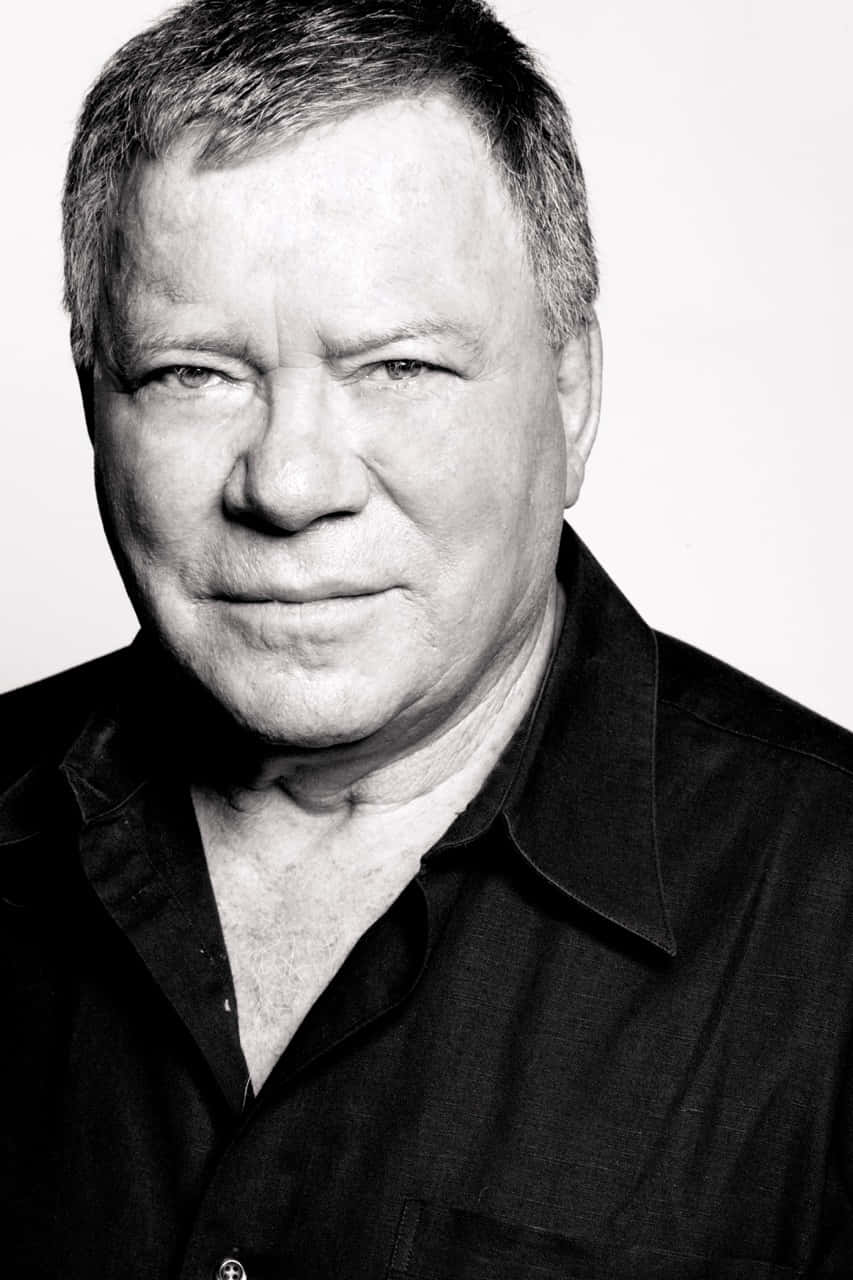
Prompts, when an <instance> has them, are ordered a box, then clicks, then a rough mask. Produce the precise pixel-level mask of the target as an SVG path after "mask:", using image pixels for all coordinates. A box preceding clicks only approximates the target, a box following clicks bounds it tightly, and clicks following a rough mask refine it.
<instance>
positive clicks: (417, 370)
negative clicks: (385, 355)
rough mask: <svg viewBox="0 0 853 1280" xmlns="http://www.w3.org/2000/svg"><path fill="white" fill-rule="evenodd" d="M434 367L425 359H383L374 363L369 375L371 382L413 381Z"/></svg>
mask: <svg viewBox="0 0 853 1280" xmlns="http://www.w3.org/2000/svg"><path fill="white" fill-rule="evenodd" d="M434 368H435V366H434V365H431V364H427V363H426V362H425V361H423V360H383V361H382V362H381V363H380V364H375V365H373V366H372V368H371V369H370V370H369V372H368V374H367V376H368V378H369V379H370V380H371V382H385V381H386V380H387V381H388V382H411V381H413V379H415V378H417V377H420V375H421V374H422V373H427V372H429V370H431V369H434Z"/></svg>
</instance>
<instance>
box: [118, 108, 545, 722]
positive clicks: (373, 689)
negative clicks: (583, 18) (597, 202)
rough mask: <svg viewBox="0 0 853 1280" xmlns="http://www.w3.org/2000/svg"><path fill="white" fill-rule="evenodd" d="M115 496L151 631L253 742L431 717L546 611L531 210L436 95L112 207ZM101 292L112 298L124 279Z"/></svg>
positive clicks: (178, 177)
mask: <svg viewBox="0 0 853 1280" xmlns="http://www.w3.org/2000/svg"><path fill="white" fill-rule="evenodd" d="M118 279H120V284H119V285H118V289H119V296H118V298H117V299H115V300H114V303H113V307H112V317H111V318H112V321H113V326H114V332H115V337H116V353H115V360H114V361H113V360H112V359H111V360H110V361H106V360H102V361H101V362H99V364H98V366H97V368H96V375H95V410H94V443H95V458H96V470H97V475H98V485H99V493H100V499H101V504H102V508H103V513H104V517H105V521H106V524H107V528H108V531H109V533H110V537H111V541H112V544H113V547H114V549H115V551H116V555H117V558H118V560H119V564H120V567H121V569H122V573H123V575H124V578H125V582H126V585H127V587H128V590H129V592H130V594H131V597H132V599H133V601H134V604H135V606H136V608H137V611H138V612H139V614H140V617H141V619H142V620H143V622H144V623H146V624H147V625H150V626H152V627H153V628H154V630H155V631H156V633H157V634H158V635H159V637H160V638H161V640H162V641H163V642H164V644H165V646H166V647H167V649H168V650H169V651H170V652H171V653H173V654H174V655H175V656H176V657H177V658H178V660H179V662H180V663H181V665H182V666H183V667H184V668H186V669H188V670H190V671H191V672H193V673H194V675H195V676H196V677H197V678H198V679H199V680H200V681H201V682H202V684H203V685H204V686H206V687H207V688H208V689H209V690H210V691H211V692H212V693H213V694H214V696H215V697H216V699H217V700H218V701H219V702H220V703H221V704H222V705H223V706H224V707H225V708H226V710H227V711H228V712H229V713H230V714H231V715H232V716H233V717H234V718H235V719H236V720H237V721H238V722H239V723H240V724H241V725H243V726H244V727H247V728H248V729H249V730H250V731H251V732H253V733H254V734H257V735H260V736H261V737H262V738H263V739H264V740H266V741H268V742H271V743H289V744H293V745H299V746H327V745H331V744H336V743H351V742H355V741H357V740H360V739H363V738H365V737H366V736H368V735H372V734H377V733H379V734H388V733H390V734H391V735H392V736H394V735H397V736H399V735H404V736H405V735H409V736H411V735H412V734H417V733H418V732H425V731H428V730H429V729H430V728H431V727H433V726H435V725H436V724H437V723H440V722H441V720H442V719H443V718H446V717H448V716H449V715H451V714H454V713H455V712H456V711H458V710H459V709H464V708H465V706H466V704H467V703H469V702H471V701H472V700H478V699H479V698H481V697H482V696H483V693H484V691H485V689H486V688H487V687H488V685H489V683H490V682H491V681H492V680H494V678H495V676H496V675H497V674H498V673H499V672H501V671H503V670H505V669H507V668H508V667H509V666H510V664H511V663H512V662H513V660H514V659H515V657H516V656H517V654H518V651H519V647H520V646H521V645H522V644H523V642H524V640H525V638H527V637H529V636H530V635H531V632H532V631H533V629H535V627H536V625H537V624H538V621H539V620H540V619H541V616H542V611H543V607H544V603H545V600H546V597H547V594H548V591H549V589H550V586H551V583H552V581H553V565H554V561H555V557H556V546H557V541H558V538H559V531H560V524H561V513H562V508H563V506H564V496H565V487H566V478H565V477H566V466H565V442H564V434H563V423H562V417H561V412H560V401H559V396H558V390H557V359H556V357H555V354H554V353H553V352H552V351H551V350H550V349H549V347H548V344H547V342H546V339H545V334H544V329H543V325H542V321H541V318H540V313H539V306H538V303H537V297H536V293H535V290H534V285H533V282H532V278H531V274H530V270H529V266H528V263H527V260H526V256H525V253H524V249H523V247H522V242H521V236H520V231H519V228H518V225H517V221H516V218H515V216H514V214H513V213H512V211H511V210H510V208H509V206H508V202H507V199H506V197H505V195H504V191H503V189H502V187H501V184H500V181H499V179H498V177H497V175H496V173H495V171H494V169H493V167H492V164H491V162H490V161H489V159H488V157H487V154H486V152H485V149H484V146H483V144H482V142H481V141H480V139H479V137H478V136H477V134H476V133H475V132H474V131H473V130H472V128H471V127H470V126H469V124H468V123H467V121H466V120H465V119H464V118H463V116H462V115H461V114H460V113H459V112H458V111H457V110H456V109H455V108H454V107H453V106H451V105H450V104H449V103H447V102H446V101H445V100H444V99H442V98H435V99H431V100H427V101H426V102H420V103H416V102H405V101H398V102H391V103H388V104H386V105H383V106H380V107H377V108H375V109H373V110H370V111H364V112H360V113H358V114H355V115H352V116H350V117H348V118H347V119H345V120H343V121H342V122H340V123H338V124H336V125H332V126H327V127H323V128H318V129H314V130H311V131H309V132H307V133H306V134H304V135H303V136H302V137H301V138H299V139H297V140H295V141H294V142H292V143H288V144H286V145H284V146H282V147H280V148H279V149H277V150H275V151H273V152H271V153H268V154H266V155H264V156H262V157H260V158H256V159H253V160H251V161H246V162H244V163H240V164H237V165H234V166H231V167H228V168H224V169H218V170H207V171H195V169H194V168H193V149H192V146H191V145H190V141H189V140H186V141H185V142H184V143H183V144H182V145H179V146H177V147H176V148H174V149H173V151H172V153H171V154H170V156H169V157H168V158H167V159H166V160H165V161H164V162H158V163H156V164H155V163H151V164H147V165H144V166H143V167H142V168H141V170H140V172H139V174H138V178H137V180H136V181H135V183H134V185H133V189H132V190H131V191H130V192H129V193H128V195H127V198H126V200H125V207H124V219H123V258H122V272H121V275H120V278H118ZM113 283H114V288H115V287H116V283H117V282H113Z"/></svg>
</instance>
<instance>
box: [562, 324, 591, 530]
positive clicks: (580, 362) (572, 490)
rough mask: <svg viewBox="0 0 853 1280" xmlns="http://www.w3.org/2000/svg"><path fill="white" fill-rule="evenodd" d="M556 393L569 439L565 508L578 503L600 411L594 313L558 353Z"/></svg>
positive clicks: (567, 438) (567, 442)
mask: <svg viewBox="0 0 853 1280" xmlns="http://www.w3.org/2000/svg"><path fill="white" fill-rule="evenodd" d="M557 394H558V396H559V401H560V411H561V413H562V416H563V432H564V435H565V439H566V506H567V507H571V506H574V504H575V503H576V502H577V500H578V496H579V494H580V491H581V485H582V484H583V478H584V473H585V471H586V460H587V458H588V457H589V455H590V452H591V450H592V446H593V444H594V442H595V433H596V431H597V430H598V417H599V413H600V412H601V330H600V329H599V327H598V320H597V318H596V316H595V313H594V312H593V313H592V315H591V316H590V318H589V320H588V321H587V324H586V325H585V327H584V328H583V329H582V330H581V331H580V332H579V333H576V334H574V335H573V336H572V337H571V338H569V339H568V341H567V342H566V343H565V345H564V346H563V348H562V350H561V351H560V353H559V358H558V365H557Z"/></svg>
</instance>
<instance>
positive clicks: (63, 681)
mask: <svg viewBox="0 0 853 1280" xmlns="http://www.w3.org/2000/svg"><path fill="white" fill-rule="evenodd" d="M128 654H129V649H118V650H116V651H115V652H114V653H109V654H105V655H104V656H103V657H100V658H95V659H94V660H93V661H91V662H86V663H83V664H81V665H80V666H77V667H72V668H70V669H69V670H68V671H62V672H60V673H58V674H57V675H52V676H48V677H47V678H46V679H44V680H38V681H36V682H34V683H33V684H28V685H23V686H22V687H21V688H18V689H12V690H11V691H10V692H8V693H4V694H0V793H2V792H3V791H5V790H6V788H7V787H9V786H10V785H11V784H12V783H14V782H15V781H17V779H19V778H21V777H22V776H23V775H24V774H26V773H27V772H29V771H30V770H32V769H33V768H36V767H37V766H41V765H49V764H53V763H57V762H58V761H59V760H61V759H62V756H63V755H64V754H65V752H66V750H67V749H68V747H69V746H70V745H71V743H72V742H73V741H74V739H75V738H76V737H77V735H78V733H79V732H80V730H81V729H82V728H83V726H84V725H85V723H86V721H87V720H88V719H89V716H90V715H91V713H92V710H93V709H94V707H95V706H97V705H99V704H100V703H101V702H102V700H103V698H104V695H105V693H106V691H108V690H109V689H111V688H113V687H115V685H116V682H117V679H118V678H119V676H120V675H121V673H123V672H124V670H125V669H126V665H127V660H128Z"/></svg>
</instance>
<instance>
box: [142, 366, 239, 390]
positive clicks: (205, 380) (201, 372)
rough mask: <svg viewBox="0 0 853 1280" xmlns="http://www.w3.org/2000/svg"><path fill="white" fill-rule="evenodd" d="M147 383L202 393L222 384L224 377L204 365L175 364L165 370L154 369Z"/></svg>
mask: <svg viewBox="0 0 853 1280" xmlns="http://www.w3.org/2000/svg"><path fill="white" fill-rule="evenodd" d="M145 381H146V382H159V383H161V384H162V385H163V386H166V387H175V388H177V387H180V388H181V389H182V390H184V391H202V390H203V389H204V388H205V387H209V386H211V385H212V384H214V383H217V382H221V381H222V375H221V374H218V373H216V371H215V370H214V369H206V368H205V367H204V366H203V365H195V364H173V365H168V366H167V367H166V368H163V369H154V370H153V371H152V372H151V373H150V374H149V375H148V377H147V378H146V379H145Z"/></svg>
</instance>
